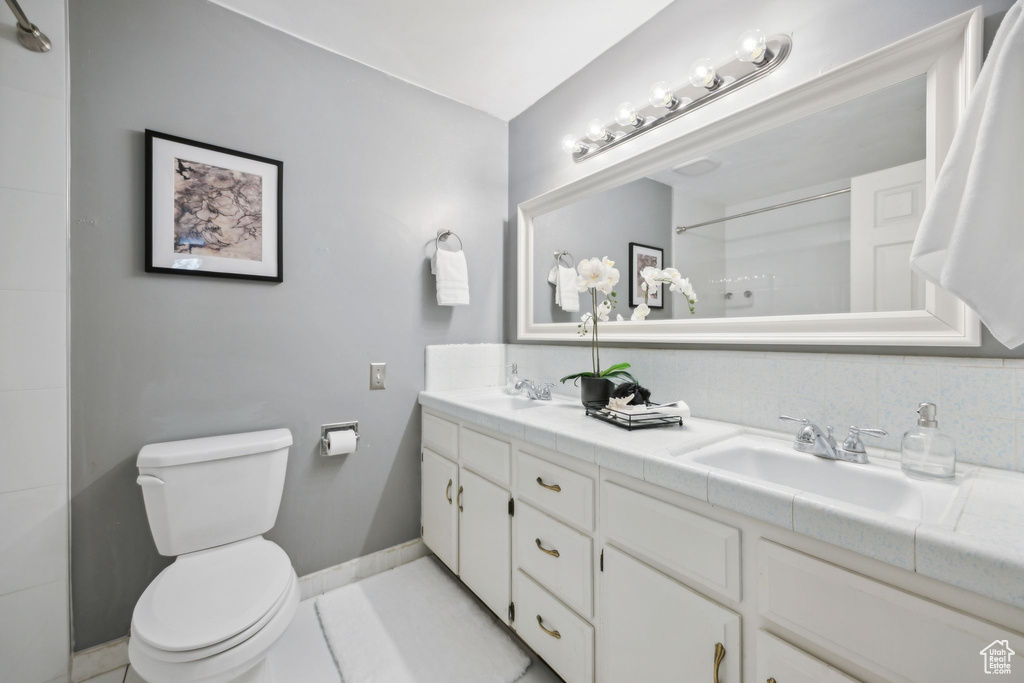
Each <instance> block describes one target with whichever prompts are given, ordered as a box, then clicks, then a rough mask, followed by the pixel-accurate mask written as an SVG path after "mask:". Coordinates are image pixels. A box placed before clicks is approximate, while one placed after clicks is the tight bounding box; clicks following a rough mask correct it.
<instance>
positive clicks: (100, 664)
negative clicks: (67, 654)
mask: <svg viewBox="0 0 1024 683" xmlns="http://www.w3.org/2000/svg"><path fill="white" fill-rule="evenodd" d="M127 664H128V636H125V637H124V638H118V639H117V640H111V641H109V642H106V643H100V644H99V645H97V646H96V647H90V648H89V649H88V650H82V651H81V652H76V653H74V654H73V655H72V656H71V683H82V681H87V680H89V679H90V678H93V677H95V676H99V675H100V674H105V673H107V672H108V671H113V670H114V669H119V668H121V667H123V666H125V665H127Z"/></svg>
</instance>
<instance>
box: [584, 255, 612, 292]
mask: <svg viewBox="0 0 1024 683" xmlns="http://www.w3.org/2000/svg"><path fill="white" fill-rule="evenodd" d="M577 270H578V271H579V274H580V277H581V278H583V281H584V282H585V283H586V285H587V289H591V288H593V287H597V285H599V284H600V283H601V281H602V280H605V279H606V278H607V277H608V275H607V270H608V269H607V268H605V265H604V263H603V262H602V261H601V259H599V258H596V257H595V258H592V259H583V260H582V261H580V265H579V266H578V267H577Z"/></svg>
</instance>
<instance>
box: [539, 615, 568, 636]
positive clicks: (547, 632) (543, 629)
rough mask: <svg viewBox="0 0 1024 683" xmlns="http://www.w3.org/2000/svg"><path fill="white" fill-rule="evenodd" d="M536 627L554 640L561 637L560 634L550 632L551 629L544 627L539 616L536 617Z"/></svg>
mask: <svg viewBox="0 0 1024 683" xmlns="http://www.w3.org/2000/svg"><path fill="white" fill-rule="evenodd" d="M537 625H538V626H540V630H542V631H544V633H546V634H548V635H549V636H551V637H552V638H554V639H555V640H559V639H561V637H562V634H561V633H559V632H558V631H552V630H551V629H549V628H547V627H546V626H544V620H543V619H541V618H540V615H539V614H538V615H537Z"/></svg>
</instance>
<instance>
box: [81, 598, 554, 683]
mask: <svg viewBox="0 0 1024 683" xmlns="http://www.w3.org/2000/svg"><path fill="white" fill-rule="evenodd" d="M314 600H316V598H310V599H309V600H304V601H303V602H302V603H300V604H299V609H298V612H296V614H295V620H294V621H293V622H292V624H291V626H289V627H288V630H287V631H285V634H284V635H283V636H282V637H281V640H280V641H278V643H277V644H276V645H275V646H274V649H273V650H272V651H271V653H270V655H269V661H270V663H271V668H272V671H273V675H274V680H276V681H302V682H303V683H338V681H339V677H338V670H337V668H336V667H335V665H334V660H333V659H331V651H330V650H329V649H328V648H327V641H326V640H324V635H323V631H322V630H321V629H320V621H319V619H318V618H317V616H316V607H315V605H314ZM523 649H525V650H527V652H529V650H528V648H526V647H525V646H524V647H523ZM531 657H532V660H533V663H532V664H531V665H530V668H529V669H527V670H526V673H525V674H524V675H523V677H522V678H520V679H519V681H518V683H558V682H559V681H561V680H562V679H561V678H559V677H558V676H557V675H556V674H555V673H554V672H553V671H551V669H550V668H548V666H547V665H546V664H545V663H544V662H542V661H540V660H539V659H538V658H537V657H536V656H533V655H532V653H531ZM84 683H146V682H145V681H143V680H142V677H141V676H139V675H138V674H137V673H135V671H133V670H132V668H131V666H126V667H120V668H118V669H115V670H114V671H108V672H107V673H105V674H100V675H99V676H96V677H95V678H90V679H89V680H88V681H84Z"/></svg>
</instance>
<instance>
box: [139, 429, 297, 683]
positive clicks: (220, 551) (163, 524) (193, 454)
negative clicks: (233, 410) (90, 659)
mask: <svg viewBox="0 0 1024 683" xmlns="http://www.w3.org/2000/svg"><path fill="white" fill-rule="evenodd" d="M291 445H292V435H291V432H290V431H288V430H287V429H271V430H267V431H261V432H248V433H245V434H231V435H227V436H214V437H207V438H202V439H190V440H188V441H173V442H167V443H158V444H151V445H148V446H145V447H144V448H143V449H142V450H141V451H139V457H138V462H137V465H138V468H139V477H138V480H137V481H138V484H139V485H140V486H141V487H142V494H143V498H144V499H145V503H146V516H147V518H148V519H149V528H150V530H151V531H152V533H153V540H154V541H155V542H156V548H157V551H158V552H159V553H160V554H161V555H166V556H173V557H176V558H177V559H175V561H174V563H173V564H171V565H170V566H169V567H167V568H166V569H164V570H163V571H162V572H160V575H159V576H157V577H156V578H155V579H153V582H152V583H150V584H149V586H148V587H147V588H146V590H145V592H144V593H143V594H142V597H141V598H139V601H138V603H137V604H136V605H135V612H134V613H133V614H132V626H131V638H130V639H129V641H128V656H129V659H130V660H131V664H132V667H133V668H134V669H135V671H136V672H137V673H138V674H139V675H140V676H141V677H142V678H144V679H145V680H146V681H148V683H185V682H200V681H201V682H203V683H227V682H229V681H231V682H237V683H243V682H244V683H250V682H255V681H270V680H271V672H270V667H269V666H268V665H267V663H266V656H267V653H268V651H269V650H270V648H271V646H273V645H274V643H275V642H277V640H278V639H279V638H280V637H281V635H282V634H283V633H284V632H285V630H286V629H287V628H288V625H289V624H290V623H291V621H292V618H293V617H294V616H295V611H296V609H297V608H298V605H299V580H298V577H297V576H296V574H295V570H294V569H293V568H292V564H291V560H289V559H288V555H287V554H286V553H285V552H284V550H282V549H281V548H280V547H279V546H278V545H276V544H275V543H272V542H270V541H268V540H266V539H264V538H263V536H262V534H263V533H265V532H266V531H268V530H269V529H271V528H272V527H273V526H274V523H275V522H276V521H277V511H278V507H279V506H280V503H281V492H282V490H283V487H284V477H285V468H286V465H287V463H288V448H289V447H290V446H291Z"/></svg>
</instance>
